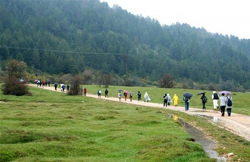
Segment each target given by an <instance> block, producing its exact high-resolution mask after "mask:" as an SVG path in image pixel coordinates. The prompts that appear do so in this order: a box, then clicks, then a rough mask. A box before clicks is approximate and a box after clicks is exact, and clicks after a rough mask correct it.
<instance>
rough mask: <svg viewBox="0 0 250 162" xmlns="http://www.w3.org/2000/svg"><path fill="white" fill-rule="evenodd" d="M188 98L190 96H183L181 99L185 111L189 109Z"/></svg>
mask: <svg viewBox="0 0 250 162" xmlns="http://www.w3.org/2000/svg"><path fill="white" fill-rule="evenodd" d="M189 100H190V98H188V97H185V96H183V101H184V102H185V111H188V110H189Z"/></svg>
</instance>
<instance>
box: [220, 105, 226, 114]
mask: <svg viewBox="0 0 250 162" xmlns="http://www.w3.org/2000/svg"><path fill="white" fill-rule="evenodd" d="M225 107H226V106H221V107H220V109H221V116H224V114H225Z"/></svg>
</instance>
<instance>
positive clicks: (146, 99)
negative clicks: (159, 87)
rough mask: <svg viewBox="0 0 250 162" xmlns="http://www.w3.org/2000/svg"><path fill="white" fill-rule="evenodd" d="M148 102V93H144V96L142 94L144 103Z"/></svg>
mask: <svg viewBox="0 0 250 162" xmlns="http://www.w3.org/2000/svg"><path fill="white" fill-rule="evenodd" d="M148 101H150V98H149V95H148V92H145V94H144V102H148Z"/></svg>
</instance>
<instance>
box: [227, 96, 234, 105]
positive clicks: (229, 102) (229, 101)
mask: <svg viewBox="0 0 250 162" xmlns="http://www.w3.org/2000/svg"><path fill="white" fill-rule="evenodd" d="M232 105H233V103H232V100H231V98H229V97H228V98H227V106H232Z"/></svg>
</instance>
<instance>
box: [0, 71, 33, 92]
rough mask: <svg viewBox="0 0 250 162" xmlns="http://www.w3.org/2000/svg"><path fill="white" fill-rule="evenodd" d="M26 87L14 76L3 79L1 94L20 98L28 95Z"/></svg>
mask: <svg viewBox="0 0 250 162" xmlns="http://www.w3.org/2000/svg"><path fill="white" fill-rule="evenodd" d="M28 90H29V88H28V86H26V85H25V83H22V82H20V81H19V79H18V78H16V77H15V76H11V77H8V78H6V79H5V84H4V85H3V86H2V91H3V94H5V95H16V96H22V95H25V94H28V93H29V91H28Z"/></svg>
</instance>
